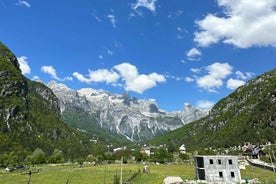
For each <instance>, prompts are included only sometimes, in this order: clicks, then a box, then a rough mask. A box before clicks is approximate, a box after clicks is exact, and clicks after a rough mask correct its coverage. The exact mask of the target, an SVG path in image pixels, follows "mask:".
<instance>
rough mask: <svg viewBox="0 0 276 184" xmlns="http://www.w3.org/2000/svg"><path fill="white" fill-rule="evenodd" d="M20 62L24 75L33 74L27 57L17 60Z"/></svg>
mask: <svg viewBox="0 0 276 184" xmlns="http://www.w3.org/2000/svg"><path fill="white" fill-rule="evenodd" d="M17 60H18V62H19V66H20V69H21V71H22V74H23V75H25V74H30V73H31V68H30V66H29V64H28V62H27V57H26V56H21V57H18V58H17Z"/></svg>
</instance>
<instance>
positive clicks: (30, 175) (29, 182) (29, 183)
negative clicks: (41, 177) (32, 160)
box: [21, 170, 39, 184]
mask: <svg viewBox="0 0 276 184" xmlns="http://www.w3.org/2000/svg"><path fill="white" fill-rule="evenodd" d="M38 172H39V170H37V171H35V172H32V171H31V170H29V172H27V173H23V174H21V175H27V174H28V175H29V179H28V183H27V184H31V177H32V174H34V173H38Z"/></svg>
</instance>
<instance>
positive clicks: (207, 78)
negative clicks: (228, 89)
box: [196, 62, 233, 92]
mask: <svg viewBox="0 0 276 184" xmlns="http://www.w3.org/2000/svg"><path fill="white" fill-rule="evenodd" d="M232 69H233V67H232V66H230V65H229V64H228V63H218V62H216V63H213V64H211V65H209V66H207V67H205V70H206V71H207V75H204V76H202V77H199V78H197V79H196V82H197V85H198V87H200V88H203V89H205V90H207V91H209V92H217V89H218V88H220V87H221V86H222V85H223V79H225V78H226V77H227V76H229V75H230V74H232Z"/></svg>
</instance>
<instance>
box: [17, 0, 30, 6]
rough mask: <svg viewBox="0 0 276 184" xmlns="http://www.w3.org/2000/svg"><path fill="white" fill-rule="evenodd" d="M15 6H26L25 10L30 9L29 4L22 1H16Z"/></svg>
mask: <svg viewBox="0 0 276 184" xmlns="http://www.w3.org/2000/svg"><path fill="white" fill-rule="evenodd" d="M16 5H18V6H26V7H27V8H30V7H31V4H30V3H28V2H27V1H22V0H18V2H17V3H16Z"/></svg>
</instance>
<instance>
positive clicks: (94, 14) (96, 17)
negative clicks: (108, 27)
mask: <svg viewBox="0 0 276 184" xmlns="http://www.w3.org/2000/svg"><path fill="white" fill-rule="evenodd" d="M91 14H92V16H93V17H94V18H95V19H96V21H97V22H102V20H101V18H100V17H99V16H97V15H96V13H95V11H93V12H92V13H91Z"/></svg>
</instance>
